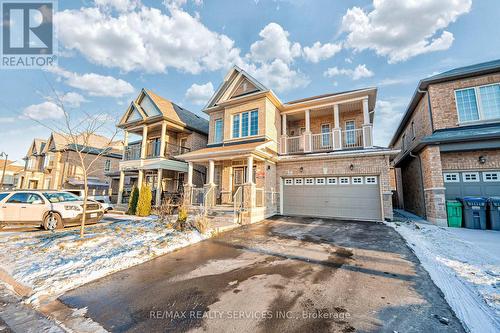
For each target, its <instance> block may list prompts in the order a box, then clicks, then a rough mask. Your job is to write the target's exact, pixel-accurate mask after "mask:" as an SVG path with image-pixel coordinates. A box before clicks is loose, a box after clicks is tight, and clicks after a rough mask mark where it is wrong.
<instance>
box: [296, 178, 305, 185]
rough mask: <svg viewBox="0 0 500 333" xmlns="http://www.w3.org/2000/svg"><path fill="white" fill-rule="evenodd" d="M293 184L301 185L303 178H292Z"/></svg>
mask: <svg viewBox="0 0 500 333" xmlns="http://www.w3.org/2000/svg"><path fill="white" fill-rule="evenodd" d="M294 184H295V185H302V184H303V179H302V178H295V179H294Z"/></svg>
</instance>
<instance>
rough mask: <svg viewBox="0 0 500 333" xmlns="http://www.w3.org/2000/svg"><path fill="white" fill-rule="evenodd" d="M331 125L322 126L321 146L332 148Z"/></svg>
mask: <svg viewBox="0 0 500 333" xmlns="http://www.w3.org/2000/svg"><path fill="white" fill-rule="evenodd" d="M330 133H331V132H330V124H323V125H321V134H322V135H321V146H322V147H329V146H330Z"/></svg>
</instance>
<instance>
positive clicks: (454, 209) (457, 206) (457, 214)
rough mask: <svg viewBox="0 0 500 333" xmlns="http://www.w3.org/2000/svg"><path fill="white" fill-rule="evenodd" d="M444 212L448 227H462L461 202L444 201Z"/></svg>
mask: <svg viewBox="0 0 500 333" xmlns="http://www.w3.org/2000/svg"><path fill="white" fill-rule="evenodd" d="M446 213H447V214H448V227H454V228H460V227H462V204H461V203H460V202H458V201H456V200H449V201H446Z"/></svg>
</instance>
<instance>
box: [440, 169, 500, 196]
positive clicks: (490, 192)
mask: <svg viewBox="0 0 500 333" xmlns="http://www.w3.org/2000/svg"><path fill="white" fill-rule="evenodd" d="M492 172H493V173H495V172H498V171H468V172H444V176H445V175H455V179H454V181H447V179H446V177H444V178H445V179H444V180H445V182H444V185H445V188H446V199H447V200H454V199H455V198H457V197H465V196H477V197H491V196H500V181H484V179H485V177H484V174H485V173H486V174H489V173H492ZM471 173H472V174H477V176H478V177H477V179H476V181H464V174H471Z"/></svg>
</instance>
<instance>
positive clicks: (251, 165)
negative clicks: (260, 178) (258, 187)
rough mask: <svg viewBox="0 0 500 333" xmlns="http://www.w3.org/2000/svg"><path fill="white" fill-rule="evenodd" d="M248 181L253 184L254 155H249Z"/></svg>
mask: <svg viewBox="0 0 500 333" xmlns="http://www.w3.org/2000/svg"><path fill="white" fill-rule="evenodd" d="M247 183H248V184H253V155H250V156H248V157H247Z"/></svg>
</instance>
